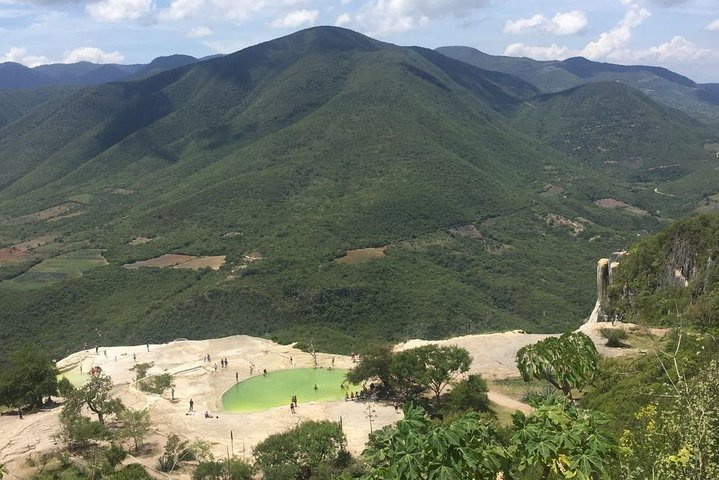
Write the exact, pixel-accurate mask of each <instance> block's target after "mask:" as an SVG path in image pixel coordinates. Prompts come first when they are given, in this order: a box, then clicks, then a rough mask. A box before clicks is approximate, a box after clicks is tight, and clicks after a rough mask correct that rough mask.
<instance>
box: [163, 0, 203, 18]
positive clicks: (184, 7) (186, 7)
mask: <svg viewBox="0 0 719 480" xmlns="http://www.w3.org/2000/svg"><path fill="white" fill-rule="evenodd" d="M204 5H205V1H204V0H172V2H170V6H169V7H167V9H165V10H162V11H161V12H160V19H161V20H182V19H183V18H187V17H192V16H195V15H197V14H198V13H199V12H200V11H201V10H202V7H204Z"/></svg>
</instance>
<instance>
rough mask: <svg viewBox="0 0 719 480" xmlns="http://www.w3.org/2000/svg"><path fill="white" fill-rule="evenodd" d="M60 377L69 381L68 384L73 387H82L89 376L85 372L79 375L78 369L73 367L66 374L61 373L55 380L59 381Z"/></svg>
mask: <svg viewBox="0 0 719 480" xmlns="http://www.w3.org/2000/svg"><path fill="white" fill-rule="evenodd" d="M62 377H65V378H67V379H68V380H70V383H72V385H73V386H75V387H82V386H83V385H85V383H87V381H88V380H89V379H90V375H88V374H87V372H83V373H80V367H75V368H73V369H72V370H68V371H67V372H62V373H61V374H60V375H58V376H57V379H58V380H60V379H61V378H62Z"/></svg>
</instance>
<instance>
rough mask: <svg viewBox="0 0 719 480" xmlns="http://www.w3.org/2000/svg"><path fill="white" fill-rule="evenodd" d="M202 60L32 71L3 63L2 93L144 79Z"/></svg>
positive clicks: (168, 59)
mask: <svg viewBox="0 0 719 480" xmlns="http://www.w3.org/2000/svg"><path fill="white" fill-rule="evenodd" d="M198 61H199V60H198V59H196V58H195V57H191V56H189V55H170V56H167V57H158V58H156V59H154V60H153V61H152V62H150V63H149V64H147V65H143V64H135V65H119V64H96V63H91V62H77V63H54V64H49V65H39V66H37V67H34V68H29V67H26V66H24V65H21V64H19V63H12V62H6V63H0V90H3V89H7V90H26V89H35V88H40V87H47V86H58V85H64V86H89V85H99V84H102V83H109V82H116V81H120V80H131V79H138V78H144V77H148V76H151V75H154V74H156V73H160V72H163V71H165V70H172V69H173V68H177V67H181V66H184V65H188V64H191V63H195V62H198Z"/></svg>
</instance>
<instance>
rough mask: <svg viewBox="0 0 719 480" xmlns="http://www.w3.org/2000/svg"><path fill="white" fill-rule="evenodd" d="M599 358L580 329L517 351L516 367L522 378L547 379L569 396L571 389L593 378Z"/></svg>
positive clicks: (589, 340) (577, 387)
mask: <svg viewBox="0 0 719 480" xmlns="http://www.w3.org/2000/svg"><path fill="white" fill-rule="evenodd" d="M598 361H599V354H598V353H597V348H596V347H595V346H594V342H592V339H591V338H589V337H588V336H587V335H585V334H583V333H581V332H573V333H565V334H564V335H562V336H561V337H550V338H546V339H544V340H542V341H540V342H537V343H533V344H531V345H526V346H524V347H522V348H520V349H519V351H518V352H517V368H518V369H519V371H520V373H521V374H522V378H524V381H525V382H528V381H530V380H532V379H533V378H536V379H539V380H546V381H547V382H549V383H550V384H552V385H553V386H554V387H555V388H557V389H558V390H560V391H561V392H562V393H564V395H565V396H566V397H567V398H569V399H572V400H573V399H574V397H573V396H572V389H581V388H582V387H584V386H586V385H587V384H588V383H589V382H591V381H592V378H594V374H595V373H596V371H597V362H598Z"/></svg>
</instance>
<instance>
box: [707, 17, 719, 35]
mask: <svg viewBox="0 0 719 480" xmlns="http://www.w3.org/2000/svg"><path fill="white" fill-rule="evenodd" d="M705 28H706V29H707V30H711V31H713V32H715V31H717V30H719V18H717V19H716V20H714V21H713V22H711V23H710V24H709V25H707V26H706V27H705Z"/></svg>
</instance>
